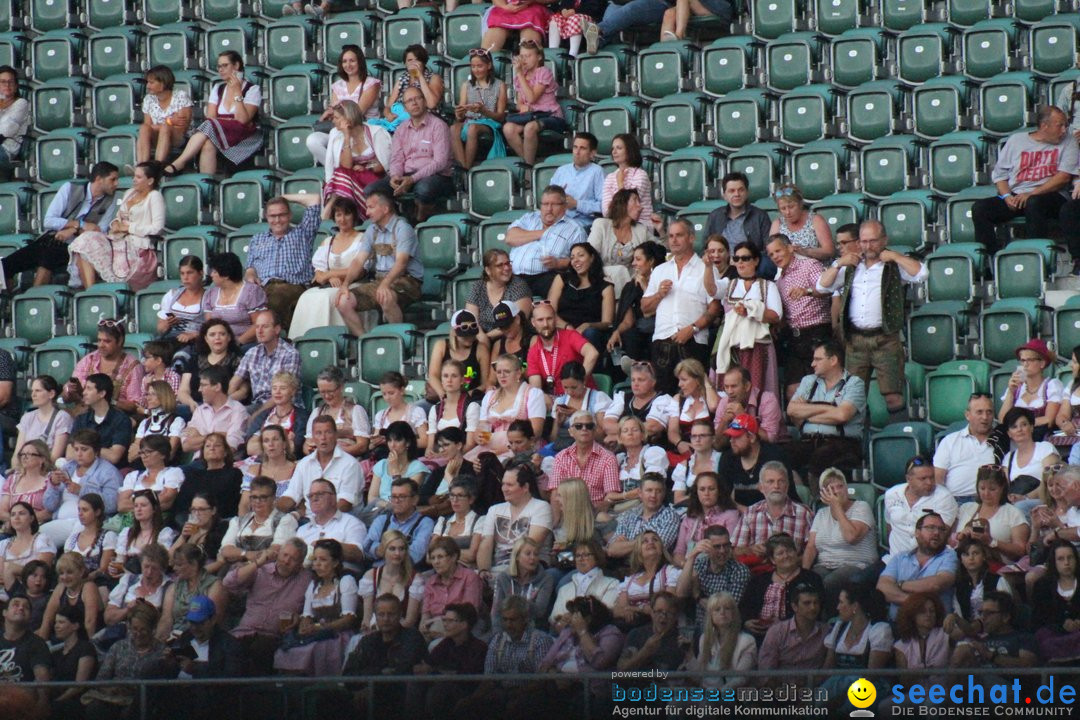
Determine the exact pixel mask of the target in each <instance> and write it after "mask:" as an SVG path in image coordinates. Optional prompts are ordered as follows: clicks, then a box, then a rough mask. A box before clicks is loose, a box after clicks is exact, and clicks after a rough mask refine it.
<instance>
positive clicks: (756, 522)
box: [732, 460, 814, 570]
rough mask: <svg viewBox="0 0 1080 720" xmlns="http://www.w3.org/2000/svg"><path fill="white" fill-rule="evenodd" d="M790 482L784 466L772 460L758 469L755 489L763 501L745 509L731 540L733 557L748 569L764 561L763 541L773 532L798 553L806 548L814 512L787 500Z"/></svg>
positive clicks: (789, 499)
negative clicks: (790, 541)
mask: <svg viewBox="0 0 1080 720" xmlns="http://www.w3.org/2000/svg"><path fill="white" fill-rule="evenodd" d="M790 482H791V480H790V478H789V476H788V469H787V467H786V466H785V465H784V463H782V462H780V461H778V460H772V461H770V462H767V463H765V464H764V465H762V466H761V472H760V473H759V474H758V490H760V491H761V494H762V495H764V496H765V499H764V500H760V501H758V502H756V503H754V504H753V505H751V506H750V507H749V508H747V510H746V514H745V515H743V517H742V520H741V521H740V522H739V528H738V529H737V530H736V531H735V538H734V539H733V540H732V544H733V545H734V546H735V556H736V557H737V558H739V561H740V562H742V563H743V564H744V565H747V566H748V567H750V568H751V570H752V569H753V568H754V567H755V566H758V565H761V564H763V563H765V562H766V560H765V541H767V540H768V539H769V538H770V537H772V536H773V535H775V534H777V533H787V534H788V535H790V536H791V537H792V538H794V539H795V544H796V545H797V546H798V547H799V551H800V552H801V551H802V548H803V546H804V545H806V540H807V538H808V537H809V535H810V525H811V524H813V522H814V513H813V512H812V511H811V510H810V508H808V507H806V506H805V505H803V504H802V503H801V502H795V501H794V500H792V499H791V498H789V497H788V485H789V483H790Z"/></svg>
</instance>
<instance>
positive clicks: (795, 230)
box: [769, 185, 836, 263]
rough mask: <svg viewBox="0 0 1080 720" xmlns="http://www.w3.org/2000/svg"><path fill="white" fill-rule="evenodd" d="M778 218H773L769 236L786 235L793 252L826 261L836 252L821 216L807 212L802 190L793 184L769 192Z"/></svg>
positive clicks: (827, 227)
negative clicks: (777, 211)
mask: <svg viewBox="0 0 1080 720" xmlns="http://www.w3.org/2000/svg"><path fill="white" fill-rule="evenodd" d="M773 199H774V200H776V209H777V210H779V211H780V217H778V218H777V219H776V220H773V223H772V226H771V227H770V228H769V235H776V234H781V235H787V237H788V239H789V240H791V244H792V245H793V246H794V247H795V252H796V253H798V254H799V255H805V256H806V257H811V258H814V259H815V260H817V261H819V262H822V263H828V262H832V259H833V254H834V253H835V252H836V249H835V247H834V246H833V240H832V232H830V231H829V223H827V222H825V218H823V217H821V216H820V215H816V214H814V213H813V212H811V210H810V207H809V206H808V205H807V204H806V202H805V200H803V194H802V191H800V190H799V188H797V187H795V186H794V185H781V186H780V187H779V188H778V189H777V190H776V192H774V193H773Z"/></svg>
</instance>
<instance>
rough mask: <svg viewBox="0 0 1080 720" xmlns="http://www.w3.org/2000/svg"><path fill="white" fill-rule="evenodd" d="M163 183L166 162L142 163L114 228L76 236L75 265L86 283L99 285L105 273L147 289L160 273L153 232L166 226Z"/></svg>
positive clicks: (108, 277) (135, 287) (111, 225)
mask: <svg viewBox="0 0 1080 720" xmlns="http://www.w3.org/2000/svg"><path fill="white" fill-rule="evenodd" d="M160 184H161V165H159V164H158V163H156V162H141V163H139V164H138V165H136V166H135V172H134V173H133V174H132V178H131V189H130V190H128V191H127V192H126V193H124V198H123V200H121V201H120V206H119V207H118V208H117V210H116V217H115V218H114V219H113V221H112V222H111V223H109V232H108V234H105V233H102V232H96V231H90V232H84V233H82V234H81V235H79V236H78V237H76V238H75V239H74V240H72V241H71V244H70V245H69V246H68V252H70V253H71V266H72V267H73V268H77V269H78V274H79V278H80V279H81V280H82V285H83V287H84V288H87V289H89V288H91V287H93V285H94V283H96V282H98V280H99V279H100V280H102V281H104V282H110V283H116V282H126V283H127V284H128V285H130V286H131V289H132V290H142V289H143V288H145V287H146V286H147V285H149V284H150V283H151V282H153V281H154V280H155V279H157V253H156V252H154V250H153V245H152V243H151V240H150V237H151V236H152V235H158V234H160V233H161V231H162V230H164V229H165V198H164V197H162V195H161V192H160V191H159V190H158V186H159V185H160ZM72 274H74V273H72Z"/></svg>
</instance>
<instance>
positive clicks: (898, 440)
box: [870, 421, 934, 488]
mask: <svg viewBox="0 0 1080 720" xmlns="http://www.w3.org/2000/svg"><path fill="white" fill-rule="evenodd" d="M933 451H934V429H933V427H932V426H931V425H930V423H925V422H915V421H909V422H903V423H895V424H892V425H889V426H888V427H884V428H882V429H881V430H879V431H878V432H876V433H874V434H873V435H872V436H871V437H870V475H871V477H872V478H873V482H874V485H877V486H878V487H880V488H890V487H892V486H893V485H899V484H901V483H903V482H906V480H905V476H906V472H905V471H906V469H907V460H908V458H912V457H915V456H916V455H918V454H920V453H933Z"/></svg>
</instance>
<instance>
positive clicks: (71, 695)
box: [52, 606, 97, 718]
mask: <svg viewBox="0 0 1080 720" xmlns="http://www.w3.org/2000/svg"><path fill="white" fill-rule="evenodd" d="M53 631H54V632H55V633H56V639H57V640H59V641H60V642H61V643H63V644H62V645H61V646H60V647H58V648H56V649H55V650H53V652H52V665H53V671H54V672H53V680H55V681H57V682H87V681H89V680H92V679H93V678H94V674H95V673H96V672H97V650H95V649H94V644H93V643H92V642H90V639H89V638H87V637H86V627H85V626H84V625H83V613H82V611H81V610H80V609H79V608H77V607H71V606H65V607H61V608H60V609H59V610H57V611H56V620H55V622H54V624H53ZM80 695H82V691H81V690H79V689H78V688H68V689H66V690H64V691H63V692H62V693H60V695H59V696H58V697H55V698H53V701H52V706H53V717H57V718H80V717H82V703H80V702H79V696H80Z"/></svg>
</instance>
